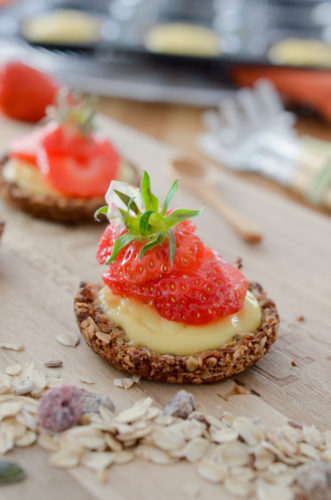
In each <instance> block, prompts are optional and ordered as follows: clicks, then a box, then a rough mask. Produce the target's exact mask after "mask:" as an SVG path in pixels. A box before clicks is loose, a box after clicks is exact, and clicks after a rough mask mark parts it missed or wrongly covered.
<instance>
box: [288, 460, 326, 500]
mask: <svg viewBox="0 0 331 500" xmlns="http://www.w3.org/2000/svg"><path fill="white" fill-rule="evenodd" d="M295 479H296V482H297V483H298V485H299V486H300V487H301V488H302V489H303V490H304V492H305V493H306V494H307V495H308V498H309V500H330V499H331V464H330V463H325V462H320V461H317V462H313V463H307V464H305V465H302V466H301V467H299V468H298V470H297V472H296V475H295Z"/></svg>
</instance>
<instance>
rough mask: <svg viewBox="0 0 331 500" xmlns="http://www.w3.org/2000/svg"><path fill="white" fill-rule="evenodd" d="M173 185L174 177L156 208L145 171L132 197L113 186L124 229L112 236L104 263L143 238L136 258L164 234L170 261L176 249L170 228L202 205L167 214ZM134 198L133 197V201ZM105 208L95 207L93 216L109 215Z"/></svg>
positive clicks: (161, 241)
mask: <svg viewBox="0 0 331 500" xmlns="http://www.w3.org/2000/svg"><path fill="white" fill-rule="evenodd" d="M125 187H126V186H124V188H123V186H122V190H123V189H124V190H125ZM127 187H128V186H127ZM177 189H178V180H176V181H175V182H173V184H172V185H171V187H170V189H169V191H168V193H167V195H166V197H165V200H164V203H163V205H162V209H161V210H160V209H159V207H160V203H159V200H158V198H157V197H156V196H155V195H154V194H153V193H152V189H151V182H150V177H149V175H148V173H147V172H146V171H145V172H144V175H143V178H142V182H141V192H140V193H139V192H137V196H136V197H135V196H131V197H130V196H128V194H126V193H124V192H123V191H121V190H119V189H114V190H113V193H115V194H116V195H117V197H118V199H119V200H120V201H121V203H122V204H124V206H125V207H126V209H123V208H120V207H119V206H116V205H115V208H117V210H119V211H120V213H121V214H122V216H123V226H124V229H126V232H125V233H124V234H122V235H121V236H119V237H118V238H117V239H116V240H115V243H114V247H113V251H112V254H111V256H110V258H109V259H108V261H107V264H111V263H112V262H114V260H115V259H116V257H117V256H118V254H119V253H120V251H121V250H122V249H123V248H124V247H126V246H127V245H128V244H129V243H131V242H132V241H133V240H141V241H146V244H145V245H144V246H143V247H142V249H141V251H140V254H139V258H140V259H141V258H142V257H143V256H144V255H145V253H146V252H148V251H149V250H151V249H152V248H154V247H156V246H157V245H161V243H163V241H164V240H165V239H166V237H167V236H168V238H169V260H170V263H171V265H172V263H173V260H174V257H175V253H176V238H175V235H174V232H173V231H172V228H173V227H174V226H176V225H177V224H179V223H180V222H182V221H183V220H185V219H189V218H191V217H195V216H197V215H199V214H200V213H201V212H202V210H203V208H201V209H200V210H187V209H181V208H180V209H177V210H174V211H173V212H170V213H169V214H168V215H167V211H168V207H169V204H170V202H171V201H172V199H173V197H174V195H175V194H176V191H177ZM110 191H111V187H110ZM131 193H132V188H131ZM139 199H142V201H143V208H142V209H141V210H139V209H138V205H139V207H141V204H140V203H139ZM134 200H136V202H137V203H136V202H135V201H134ZM122 206H123V205H122ZM109 210H110V208H109V207H108V206H105V207H101V208H99V210H97V211H96V213H95V216H96V218H97V217H98V215H99V214H108V216H109Z"/></svg>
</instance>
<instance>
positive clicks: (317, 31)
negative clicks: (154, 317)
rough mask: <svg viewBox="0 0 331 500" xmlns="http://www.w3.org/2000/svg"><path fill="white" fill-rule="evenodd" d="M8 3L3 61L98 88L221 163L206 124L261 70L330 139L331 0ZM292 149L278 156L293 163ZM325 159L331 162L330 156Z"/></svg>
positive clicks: (0, 51)
mask: <svg viewBox="0 0 331 500" xmlns="http://www.w3.org/2000/svg"><path fill="white" fill-rule="evenodd" d="M0 5H1V8H0V58H1V61H3V62H4V61H6V60H13V59H16V60H17V59H18V60H21V61H24V62H25V63H26V64H29V65H31V66H33V67H36V68H37V69H39V70H42V71H44V72H46V73H50V74H52V75H54V76H55V77H56V78H57V79H58V80H59V81H61V82H62V83H63V84H65V85H67V86H69V87H70V88H74V89H77V90H80V91H83V92H88V93H92V94H97V95H99V96H101V98H100V100H99V103H98V109H99V110H100V111H102V112H103V113H105V114H107V115H108V116H110V117H113V118H115V119H117V120H119V121H121V122H123V123H125V124H127V125H130V126H133V127H135V128H137V129H138V130H140V131H142V132H145V133H148V134H150V135H152V136H154V137H156V138H159V139H162V140H164V141H166V142H168V143H170V144H172V145H174V146H177V147H180V148H181V149H182V150H184V151H185V150H186V151H189V152H191V153H192V152H193V153H194V154H196V155H198V156H200V157H202V158H205V157H206V155H207V156H209V158H212V160H213V161H216V163H217V165H218V166H220V168H226V167H229V166H231V165H230V164H231V161H227V159H226V155H225V156H224V155H222V151H221V152H220V153H217V154H208V150H207V149H208V148H207V149H206V148H203V147H200V146H201V145H200V146H199V141H198V140H197V137H198V136H199V134H201V132H203V131H204V130H205V128H206V120H204V119H203V116H204V112H205V110H206V109H209V108H213V109H217V110H220V114H221V115H222V111H224V110H223V108H222V103H224V102H225V101H226V100H227V99H229V100H231V99H233V98H234V96H235V95H236V94H235V93H236V92H237V89H238V88H240V87H246V86H252V85H254V84H255V82H256V81H257V80H259V79H260V78H264V79H267V80H268V81H269V82H271V83H272V85H273V86H274V87H275V89H277V90H278V92H279V93H280V95H281V97H282V99H283V102H284V105H285V106H286V108H287V110H290V111H291V112H293V113H294V115H292V117H294V118H293V120H292V121H293V123H294V122H295V125H294V128H293V130H294V131H295V133H298V134H299V135H300V136H301V135H302V134H305V135H309V136H310V137H314V138H318V139H322V140H324V141H325V142H323V148H324V150H323V151H326V148H327V146H328V145H329V141H330V140H331V129H330V123H331V2H326V1H324V2H321V1H318V0H231V1H230V0H203V1H201V0H94V1H93V2H91V1H88V0H85V1H84V0H76V1H75V0H72V1H68V2H66V1H60V0H58V1H51V0H48V1H44V0H25V1H24V0H16V1H15V0H2V1H1V0H0ZM246 111H247V110H246ZM253 121H254V120H253ZM291 126H292V125H291ZM207 128H208V124H207ZM211 128H213V127H211ZM216 128H217V126H216ZM213 132H214V133H215V126H214V130H213ZM246 135H247V134H246ZM245 137H246V136H245ZM284 148H285V149H284V155H283V158H282V157H281V158H280V160H279V161H280V162H282V161H283V160H284V158H285V160H284V161H285V162H286V161H287V163H288V155H289V153H288V151H286V147H285V146H284ZM326 157H327V159H328V162H329V158H330V157H331V156H330V155H329V153H328V154H327V155H324V156H323V158H324V159H325V158H326ZM323 162H324V160H323ZM328 162H327V163H328ZM324 163H325V162H324ZM324 163H323V165H324ZM232 167H233V165H232ZM235 170H236V175H240V176H244V177H246V178H247V179H249V180H250V181H252V182H255V183H259V184H261V185H263V186H265V187H266V188H269V189H272V190H274V191H278V192H280V193H281V194H283V195H284V196H288V197H291V198H292V199H294V200H295V201H297V202H300V203H304V204H306V205H308V206H310V207H312V208H313V207H315V209H319V210H323V211H326V208H327V207H326V204H324V206H321V205H323V203H322V204H321V203H319V202H318V203H316V200H315V202H314V200H313V197H312V196H311V197H310V198H309V196H305V193H303V192H299V191H298V189H294V190H293V189H292V190H291V189H289V187H291V186H290V185H289V184H286V185H285V187H284V182H281V181H279V182H275V180H276V181H278V179H277V178H275V176H273V181H271V180H270V177H272V176H265V177H269V180H268V179H266V178H263V177H262V176H261V175H260V174H261V173H263V172H261V171H259V172H258V173H257V172H254V168H251V169H249V168H236V169H235ZM241 170H246V171H245V172H241ZM247 170H248V171H247ZM249 170H253V172H251V171H249ZM322 170H323V176H324V177H323V179H324V180H323V182H324V184H323V189H326V188H327V187H328V186H329V184H330V179H329V177H330V167H328V168H327V175H326V174H325V172H326V169H325V168H324V166H323V169H322ZM325 175H326V177H327V181H325ZM281 184H282V185H281ZM294 191H296V192H294ZM329 191H330V190H329ZM298 192H299V194H298ZM323 196H324V194H323ZM328 196H330V207H331V195H328ZM320 199H321V196H320V194H319V201H320ZM324 199H326V198H325V197H324ZM330 207H329V208H330Z"/></svg>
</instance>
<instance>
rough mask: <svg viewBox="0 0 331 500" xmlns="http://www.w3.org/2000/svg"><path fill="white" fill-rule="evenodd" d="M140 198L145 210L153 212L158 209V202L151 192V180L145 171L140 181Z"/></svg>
mask: <svg viewBox="0 0 331 500" xmlns="http://www.w3.org/2000/svg"><path fill="white" fill-rule="evenodd" d="M141 196H142V199H143V202H144V207H145V209H146V210H149V209H151V210H154V211H155V212H157V211H158V209H159V200H158V199H157V197H156V196H154V194H153V193H152V191H151V180H150V177H149V175H148V173H147V172H146V171H145V172H144V175H143V178H142V181H141Z"/></svg>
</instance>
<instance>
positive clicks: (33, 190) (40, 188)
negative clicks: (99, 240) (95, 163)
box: [3, 158, 135, 198]
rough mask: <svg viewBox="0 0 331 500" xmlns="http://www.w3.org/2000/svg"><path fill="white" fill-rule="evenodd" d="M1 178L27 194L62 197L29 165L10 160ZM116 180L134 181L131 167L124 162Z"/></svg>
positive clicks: (122, 161) (38, 171) (37, 170)
mask: <svg viewBox="0 0 331 500" xmlns="http://www.w3.org/2000/svg"><path fill="white" fill-rule="evenodd" d="M3 176H4V178H5V179H6V180H7V182H14V183H15V184H17V186H18V187H19V188H21V189H23V190H24V191H26V192H27V193H29V194H32V195H48V196H53V197H56V198H59V197H63V194H61V193H60V192H59V191H57V190H56V189H54V188H52V187H51V186H49V185H48V184H46V182H45V180H44V178H43V176H42V175H41V173H40V170H39V169H38V168H36V167H35V166H34V165H31V163H28V162H23V161H21V160H16V159H14V158H13V159H10V160H8V162H7V163H6V165H5V167H4V169H3ZM118 179H119V180H121V181H124V182H127V183H129V184H130V183H133V182H134V180H135V173H134V171H133V169H132V167H131V166H130V165H129V164H128V163H127V162H125V161H124V160H121V163H120V166H119V172H118Z"/></svg>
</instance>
